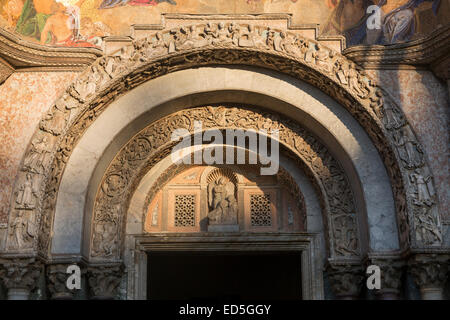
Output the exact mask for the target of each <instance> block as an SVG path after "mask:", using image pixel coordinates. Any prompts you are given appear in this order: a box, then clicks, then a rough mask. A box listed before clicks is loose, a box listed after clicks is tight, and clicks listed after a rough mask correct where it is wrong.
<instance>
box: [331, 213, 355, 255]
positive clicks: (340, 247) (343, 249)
mask: <svg viewBox="0 0 450 320" xmlns="http://www.w3.org/2000/svg"><path fill="white" fill-rule="evenodd" d="M333 222H334V223H333V231H334V237H335V241H336V243H335V251H336V253H338V254H339V255H343V256H347V255H353V254H356V250H357V249H358V243H357V241H358V240H357V236H356V231H355V229H354V220H353V218H352V217H350V216H348V215H347V216H346V215H339V216H337V217H335V218H334V220H333Z"/></svg>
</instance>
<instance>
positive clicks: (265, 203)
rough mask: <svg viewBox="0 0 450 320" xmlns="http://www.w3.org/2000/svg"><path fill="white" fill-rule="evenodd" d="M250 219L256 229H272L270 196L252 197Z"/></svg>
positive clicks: (253, 195) (255, 195)
mask: <svg viewBox="0 0 450 320" xmlns="http://www.w3.org/2000/svg"><path fill="white" fill-rule="evenodd" d="M250 219H251V223H252V226H254V227H270V226H271V225H272V209H271V206H270V194H252V195H250Z"/></svg>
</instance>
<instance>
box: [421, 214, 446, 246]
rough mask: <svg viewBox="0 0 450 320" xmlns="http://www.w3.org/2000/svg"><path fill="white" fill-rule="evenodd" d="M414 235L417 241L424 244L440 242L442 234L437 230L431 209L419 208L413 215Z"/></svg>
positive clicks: (437, 223) (436, 223)
mask: <svg viewBox="0 0 450 320" xmlns="http://www.w3.org/2000/svg"><path fill="white" fill-rule="evenodd" d="M415 224H416V228H415V229H416V233H417V235H418V240H419V241H420V240H421V241H423V242H425V243H426V244H434V243H436V242H438V243H441V242H442V234H441V231H440V230H439V222H437V221H435V219H434V218H433V216H432V214H431V209H430V208H427V207H421V208H418V209H417V210H416V214H415Z"/></svg>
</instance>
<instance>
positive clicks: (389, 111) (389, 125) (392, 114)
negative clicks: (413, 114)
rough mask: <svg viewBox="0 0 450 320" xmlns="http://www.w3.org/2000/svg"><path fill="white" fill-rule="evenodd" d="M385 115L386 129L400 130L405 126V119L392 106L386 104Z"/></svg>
mask: <svg viewBox="0 0 450 320" xmlns="http://www.w3.org/2000/svg"><path fill="white" fill-rule="evenodd" d="M383 113H384V117H383V123H384V126H385V127H386V129H388V130H391V129H399V128H401V127H402V126H403V125H404V124H405V118H404V117H403V115H402V114H401V113H400V111H399V110H398V109H397V108H395V107H394V106H393V105H392V104H390V103H385V104H384V111H383Z"/></svg>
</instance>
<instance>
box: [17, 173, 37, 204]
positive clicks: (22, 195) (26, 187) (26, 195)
mask: <svg viewBox="0 0 450 320" xmlns="http://www.w3.org/2000/svg"><path fill="white" fill-rule="evenodd" d="M35 197H37V191H36V190H35V187H34V183H33V175H32V174H31V173H27V176H26V180H25V182H24V183H23V184H22V185H21V186H20V188H19V192H18V193H17V198H16V208H17V209H25V210H32V209H34V207H35V205H36V204H35Z"/></svg>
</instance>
